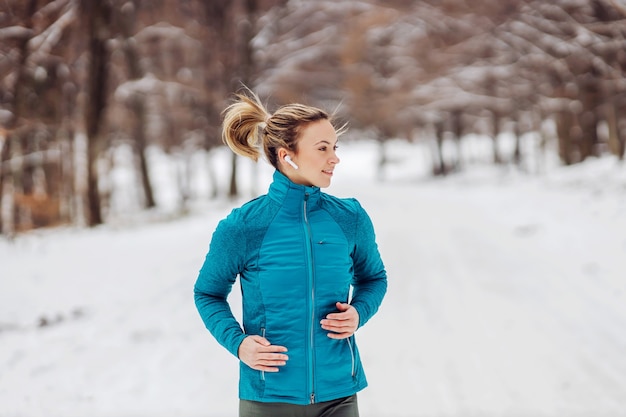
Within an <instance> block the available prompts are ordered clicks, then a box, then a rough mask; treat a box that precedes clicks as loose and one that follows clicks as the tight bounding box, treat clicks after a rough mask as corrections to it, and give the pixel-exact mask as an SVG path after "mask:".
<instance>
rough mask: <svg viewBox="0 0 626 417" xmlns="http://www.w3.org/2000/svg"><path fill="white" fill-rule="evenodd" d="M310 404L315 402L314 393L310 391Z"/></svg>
mask: <svg viewBox="0 0 626 417" xmlns="http://www.w3.org/2000/svg"><path fill="white" fill-rule="evenodd" d="M311 404H315V393H314V392H312V393H311Z"/></svg>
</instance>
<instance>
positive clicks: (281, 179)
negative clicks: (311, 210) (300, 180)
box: [268, 170, 321, 207]
mask: <svg viewBox="0 0 626 417" xmlns="http://www.w3.org/2000/svg"><path fill="white" fill-rule="evenodd" d="M320 193H321V192H320V188H319V187H315V186H312V187H309V186H306V185H300V184H296V183H294V182H292V181H291V180H290V179H289V178H287V177H286V176H285V175H284V174H283V173H282V172H280V171H279V170H276V171H274V177H273V182H272V184H270V188H269V191H268V196H269V197H270V198H271V199H272V200H275V201H277V202H278V203H279V204H281V205H285V204H297V205H298V207H299V206H300V204H302V202H303V201H304V200H305V198H306V199H307V204H311V205H312V204H317V202H318V201H319V198H320ZM307 195H308V197H307Z"/></svg>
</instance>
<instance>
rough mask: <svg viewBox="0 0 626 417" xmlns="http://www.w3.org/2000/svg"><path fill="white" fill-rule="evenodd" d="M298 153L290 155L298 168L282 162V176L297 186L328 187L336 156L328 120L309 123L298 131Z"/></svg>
mask: <svg viewBox="0 0 626 417" xmlns="http://www.w3.org/2000/svg"><path fill="white" fill-rule="evenodd" d="M297 149H298V152H297V153H296V154H292V155H291V159H292V160H293V162H295V163H296V165H298V169H295V168H293V167H292V166H291V165H289V164H287V163H286V162H285V161H282V162H283V173H284V174H285V175H286V176H287V177H289V179H290V180H291V181H293V182H295V183H296V184H301V185H307V186H316V187H320V188H325V187H328V186H329V185H330V180H331V179H332V176H333V171H334V169H335V165H337V164H338V163H339V158H338V157H337V153H336V151H337V133H336V132H335V128H334V127H333V125H332V124H331V123H330V122H329V121H328V120H324V119H322V120H318V121H316V122H312V123H309V124H308V125H306V126H305V127H304V128H302V130H301V131H300V137H299V139H298V147H297Z"/></svg>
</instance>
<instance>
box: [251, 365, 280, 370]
mask: <svg viewBox="0 0 626 417" xmlns="http://www.w3.org/2000/svg"><path fill="white" fill-rule="evenodd" d="M251 368H252V369H255V370H257V371H263V372H278V371H279V370H280V369H279V368H276V367H275V366H265V365H255V366H251Z"/></svg>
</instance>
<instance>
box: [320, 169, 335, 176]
mask: <svg viewBox="0 0 626 417" xmlns="http://www.w3.org/2000/svg"><path fill="white" fill-rule="evenodd" d="M322 172H323V173H324V174H328V175H333V171H328V170H325V169H323V170H322Z"/></svg>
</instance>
